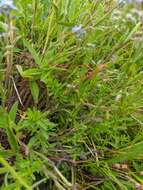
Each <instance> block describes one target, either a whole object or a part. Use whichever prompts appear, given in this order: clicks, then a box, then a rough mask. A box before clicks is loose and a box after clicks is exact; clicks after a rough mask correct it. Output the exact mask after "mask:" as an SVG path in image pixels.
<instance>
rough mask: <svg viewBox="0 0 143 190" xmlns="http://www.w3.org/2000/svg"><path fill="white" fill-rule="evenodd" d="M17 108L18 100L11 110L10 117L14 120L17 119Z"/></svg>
mask: <svg viewBox="0 0 143 190" xmlns="http://www.w3.org/2000/svg"><path fill="white" fill-rule="evenodd" d="M17 109H18V101H16V102H15V103H14V104H13V106H12V108H11V110H10V112H9V117H10V119H11V120H12V121H13V122H15V119H16V113H17Z"/></svg>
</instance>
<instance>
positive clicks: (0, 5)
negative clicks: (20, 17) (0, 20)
mask: <svg viewBox="0 0 143 190" xmlns="http://www.w3.org/2000/svg"><path fill="white" fill-rule="evenodd" d="M16 9H17V8H16V6H15V5H14V2H13V0H0V12H1V13H4V14H9V12H10V11H11V10H16Z"/></svg>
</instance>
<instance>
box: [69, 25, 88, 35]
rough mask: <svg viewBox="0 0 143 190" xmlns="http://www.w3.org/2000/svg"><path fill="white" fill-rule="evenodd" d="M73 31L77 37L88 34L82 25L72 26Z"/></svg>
mask: <svg viewBox="0 0 143 190" xmlns="http://www.w3.org/2000/svg"><path fill="white" fill-rule="evenodd" d="M72 32H73V33H74V34H75V35H76V37H77V38H79V39H80V38H81V37H83V36H84V35H85V34H86V31H85V30H84V28H83V26H82V25H81V24H80V25H78V26H77V25H76V26H74V27H72Z"/></svg>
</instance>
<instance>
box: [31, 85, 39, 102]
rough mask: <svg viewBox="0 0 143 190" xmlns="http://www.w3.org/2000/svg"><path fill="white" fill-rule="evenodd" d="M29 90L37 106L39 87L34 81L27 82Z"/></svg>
mask: <svg viewBox="0 0 143 190" xmlns="http://www.w3.org/2000/svg"><path fill="white" fill-rule="evenodd" d="M29 86H30V90H31V94H32V97H33V99H34V102H35V103H36V104H37V103H38V98H39V87H38V84H37V83H36V82H35V81H30V82H29Z"/></svg>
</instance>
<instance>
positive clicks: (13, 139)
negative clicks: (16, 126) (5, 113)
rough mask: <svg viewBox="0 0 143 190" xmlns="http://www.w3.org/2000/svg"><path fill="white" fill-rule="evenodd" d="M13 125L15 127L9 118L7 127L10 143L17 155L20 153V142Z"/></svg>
mask: <svg viewBox="0 0 143 190" xmlns="http://www.w3.org/2000/svg"><path fill="white" fill-rule="evenodd" d="M12 125H13V122H12V121H11V120H10V119H9V118H8V124H7V127H6V133H7V137H8V142H9V144H10V147H11V149H12V150H13V151H14V152H15V153H17V152H18V151H19V147H18V142H17V139H16V136H15V134H14V132H13V129H12Z"/></svg>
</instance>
